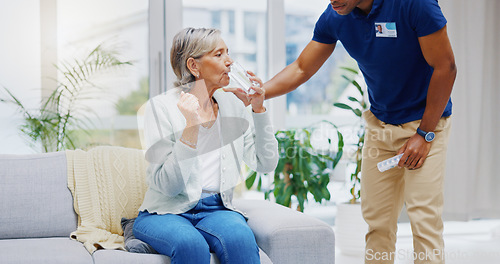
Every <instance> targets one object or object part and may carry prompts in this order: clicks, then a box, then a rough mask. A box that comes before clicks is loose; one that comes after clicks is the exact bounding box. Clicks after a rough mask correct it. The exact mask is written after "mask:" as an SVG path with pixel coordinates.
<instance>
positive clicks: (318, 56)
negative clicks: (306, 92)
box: [264, 40, 335, 99]
mask: <svg viewBox="0 0 500 264" xmlns="http://www.w3.org/2000/svg"><path fill="white" fill-rule="evenodd" d="M334 49H335V44H323V43H319V42H316V41H314V40H312V41H311V42H309V44H307V46H306V47H305V48H304V50H303V51H302V52H301V53H300V55H299V57H298V58H297V60H295V61H294V62H293V63H292V64H290V65H288V66H286V67H285V69H283V70H282V71H281V72H279V73H278V74H277V75H276V76H274V77H273V78H272V79H271V80H270V81H268V82H266V83H265V84H264V89H265V90H266V99H269V98H273V97H276V96H280V95H283V94H286V93H289V92H291V91H293V90H295V89H297V87H299V85H301V84H303V83H305V82H306V81H307V80H309V78H311V76H313V75H314V74H315V73H316V72H317V71H318V70H319V68H321V65H323V63H325V61H326V60H327V59H328V57H330V55H331V54H332V52H333V50H334Z"/></svg>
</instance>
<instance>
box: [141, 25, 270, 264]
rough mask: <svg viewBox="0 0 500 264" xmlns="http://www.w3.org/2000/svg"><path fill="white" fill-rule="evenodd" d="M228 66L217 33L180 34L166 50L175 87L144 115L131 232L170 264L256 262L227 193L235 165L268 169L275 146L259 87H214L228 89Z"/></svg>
mask: <svg viewBox="0 0 500 264" xmlns="http://www.w3.org/2000/svg"><path fill="white" fill-rule="evenodd" d="M232 63H233V61H232V60H231V58H230V57H229V54H228V48H227V47H226V44H225V43H224V41H223V40H222V39H221V36H220V32H219V31H218V30H215V29H204V28H200V29H194V28H186V29H184V30H182V31H180V32H179V33H177V35H176V36H175V37H174V40H173V46H172V49H171V64H172V68H173V70H174V72H175V74H176V76H177V82H176V85H177V86H178V87H177V88H174V89H170V90H169V91H168V92H167V93H165V94H162V95H160V96H157V97H155V98H153V99H152V100H151V101H150V102H149V104H148V105H147V107H146V110H145V114H144V122H145V127H144V138H145V144H146V147H148V148H149V149H148V152H149V153H148V152H147V153H146V156H147V157H148V154H149V161H150V163H151V164H150V166H149V168H148V172H147V183H148V190H147V193H146V196H145V198H144V202H143V204H142V206H141V208H140V213H139V216H138V217H137V219H136V220H135V223H134V228H133V230H134V235H135V237H136V238H138V239H140V240H142V241H144V242H146V243H148V244H150V245H151V246H152V247H153V248H154V249H155V250H156V251H158V252H159V253H161V254H164V255H167V256H170V257H171V261H172V263H196V264H200V263H210V252H215V253H216V255H217V257H218V259H219V261H220V262H221V263H232V264H234V263H238V264H240V263H260V258H259V249H258V246H257V243H256V242H255V237H254V235H253V233H252V231H251V229H250V228H249V227H248V225H247V223H246V218H245V213H244V212H241V211H239V210H238V209H237V208H236V207H234V206H233V205H232V196H233V189H234V187H235V186H236V184H238V183H239V182H241V180H242V177H241V175H240V174H241V162H242V161H244V162H245V163H246V164H247V165H248V166H249V167H250V168H251V169H253V170H256V171H258V172H270V171H272V170H274V168H275V166H276V164H277V161H278V154H277V141H276V139H275V137H274V134H273V129H272V127H271V124H270V118H269V114H268V112H267V111H266V108H265V107H264V106H263V101H264V95H265V91H264V90H263V89H261V88H260V87H258V85H257V86H254V87H251V89H252V90H254V92H253V93H251V94H248V95H244V96H243V94H244V93H243V90H239V91H236V92H235V91H234V90H231V91H233V92H234V93H231V92H225V91H223V90H222V89H219V88H221V87H224V86H227V85H228V84H229V76H228V72H229V70H230V68H229V66H230V65H231V64H232ZM249 74H250V75H251V77H250V79H251V80H252V81H254V82H257V83H258V84H260V86H262V81H261V80H260V79H259V78H257V77H255V75H254V74H253V73H251V72H249ZM235 94H237V96H235ZM247 105H251V108H252V113H250V111H249V109H247V108H246V106H247ZM158 146H160V147H158ZM151 153H155V155H154V158H151V157H152V156H151Z"/></svg>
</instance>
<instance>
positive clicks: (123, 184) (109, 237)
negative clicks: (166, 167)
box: [66, 147, 147, 253]
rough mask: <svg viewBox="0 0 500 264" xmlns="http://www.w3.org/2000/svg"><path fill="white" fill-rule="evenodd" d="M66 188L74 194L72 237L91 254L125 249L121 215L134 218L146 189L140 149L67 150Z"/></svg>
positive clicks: (144, 166) (99, 148)
mask: <svg viewBox="0 0 500 264" xmlns="http://www.w3.org/2000/svg"><path fill="white" fill-rule="evenodd" d="M66 157H67V163H68V187H69V189H70V190H71V193H72V194H73V202H74V208H75V212H76V213H77V214H78V228H77V230H76V231H74V232H73V233H71V238H72V239H75V240H78V241H80V242H82V243H83V244H84V246H85V248H87V250H88V251H89V252H90V253H93V252H94V251H95V250H97V249H122V250H124V239H123V231H122V228H121V224H120V221H121V218H122V217H126V218H134V217H136V216H137V214H138V208H139V207H140V205H141V204H142V201H143V199H144V194H145V192H146V188H147V186H146V182H145V179H146V167H147V163H146V160H145V159H144V154H143V152H142V150H137V149H129V148H122V147H96V148H94V149H91V150H89V151H88V152H86V151H82V150H67V151H66Z"/></svg>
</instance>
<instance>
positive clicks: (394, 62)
mask: <svg viewBox="0 0 500 264" xmlns="http://www.w3.org/2000/svg"><path fill="white" fill-rule="evenodd" d="M337 41H340V42H342V44H343V46H344V47H345V48H346V50H347V51H348V53H349V54H350V55H351V57H353V58H354V59H355V60H356V61H357V62H358V65H359V68H360V70H361V71H362V73H363V76H364V78H365V80H366V83H367V87H368V95H369V100H370V103H371V107H370V111H367V112H365V113H363V115H364V118H365V121H366V135H365V145H364V149H363V154H364V155H363V163H362V172H361V173H362V180H361V181H362V185H361V197H362V198H361V199H362V201H361V205H362V210H363V217H364V218H365V221H366V222H367V223H368V225H369V231H368V233H367V235H366V251H365V263H393V261H394V258H395V256H396V255H395V254H394V253H395V242H396V230H397V219H398V216H399V214H400V212H401V209H402V206H403V204H405V205H406V208H407V212H408V215H409V217H410V221H411V224H412V230H413V237H414V252H415V253H414V254H413V255H411V256H408V258H411V259H413V258H415V263H444V257H443V248H444V244H443V240H442V231H443V222H442V219H441V213H442V210H443V197H442V196H443V179H444V174H445V166H444V164H445V162H446V145H447V142H448V141H447V140H448V134H449V128H450V120H449V116H450V115H451V106H452V104H451V100H450V94H451V91H452V87H453V83H454V81H455V76H456V71H457V70H456V66H455V60H454V55H453V51H452V48H451V45H450V41H449V39H448V35H447V31H446V19H445V18H444V16H443V14H442V12H441V9H440V7H439V5H438V3H437V0H331V1H330V5H329V6H328V8H327V9H326V10H325V12H324V13H323V14H322V15H321V17H320V18H319V20H318V22H317V24H316V27H315V29H314V37H313V39H312V41H311V42H310V43H309V44H308V45H307V46H306V47H305V48H304V50H303V51H302V53H301V54H300V56H299V57H298V58H297V60H296V61H294V62H293V63H292V64H290V65H288V66H287V67H286V68H285V69H283V70H282V71H281V72H280V73H278V74H277V75H276V76H275V77H274V78H272V79H271V80H270V81H268V82H266V83H265V84H264V88H265V91H266V98H272V97H275V96H279V95H283V94H285V93H288V92H291V91H293V90H294V89H296V88H297V87H298V86H299V85H300V84H302V83H304V82H306V81H307V80H308V79H309V78H310V77H311V76H312V75H314V74H315V73H316V72H317V71H318V69H319V68H320V67H321V66H322V65H323V63H324V62H325V61H326V59H327V58H328V57H329V56H330V55H331V54H332V52H333V50H334V49H335V45H336V42H337ZM235 93H237V92H235ZM434 139H435V140H434ZM401 153H404V154H403V156H402V158H401V160H400V162H399V166H400V167H404V169H392V170H389V171H386V172H379V171H378V170H377V166H376V164H377V163H378V162H379V161H382V160H384V159H387V158H389V157H392V156H394V155H396V154H401Z"/></svg>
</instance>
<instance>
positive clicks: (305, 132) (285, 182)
mask: <svg viewBox="0 0 500 264" xmlns="http://www.w3.org/2000/svg"><path fill="white" fill-rule="evenodd" d="M321 124H323V125H324V124H327V125H328V126H330V128H329V129H334V130H335V132H336V133H335V139H333V140H332V138H329V137H328V138H327V139H326V140H327V143H328V145H329V146H331V145H332V144H334V142H335V141H336V143H337V144H336V146H335V147H336V150H335V151H331V148H328V149H326V150H324V149H322V150H321V149H315V148H314V147H313V146H312V145H311V139H312V135H313V134H314V132H315V130H316V129H318V126H312V127H309V128H302V129H289V130H280V131H278V132H276V139H277V140H278V152H279V155H280V157H279V161H278V165H277V167H276V170H275V172H274V182H273V183H272V186H271V187H270V188H269V189H268V190H267V191H265V193H264V195H265V198H266V199H268V200H269V198H270V194H271V193H273V195H274V197H275V199H276V203H279V204H282V205H284V206H288V207H291V203H292V196H295V197H296V198H297V201H298V205H297V210H298V211H301V212H303V211H304V202H305V201H307V200H308V198H307V194H308V193H311V194H312V195H313V197H314V200H315V201H316V202H319V203H320V202H322V201H323V200H330V196H331V195H330V192H329V190H328V189H327V185H328V183H329V182H330V171H331V170H332V169H333V168H335V166H336V165H337V163H338V162H339V160H340V158H341V157H342V153H343V147H344V141H343V137H342V134H341V133H340V132H338V130H337V128H336V126H335V125H333V124H332V123H330V122H328V121H322V122H321ZM257 178H258V183H257V190H259V191H260V190H261V188H262V175H260V174H258V173H257V172H255V171H251V172H250V173H249V176H248V178H247V180H246V186H247V188H248V189H250V188H251V187H252V185H253V184H254V183H255V181H256V179H257Z"/></svg>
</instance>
